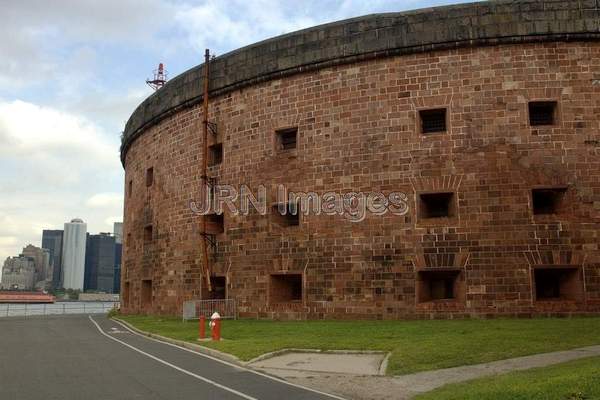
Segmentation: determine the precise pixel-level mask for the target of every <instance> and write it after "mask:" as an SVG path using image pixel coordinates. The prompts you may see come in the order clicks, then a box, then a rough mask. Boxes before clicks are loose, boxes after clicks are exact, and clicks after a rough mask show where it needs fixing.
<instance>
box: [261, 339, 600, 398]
mask: <svg viewBox="0 0 600 400" xmlns="http://www.w3.org/2000/svg"><path fill="white" fill-rule="evenodd" d="M594 356H600V346H590V347H584V348H580V349H574V350H567V351H558V352H553V353H544V354H536V355H532V356H525V357H517V358H511V359H508V360H500V361H493V362H489V363H485V364H476V365H469V366H464V367H455V368H447V369H441V370H436V371H427V372H419V373H416V374H410V375H404V376H397V377H383V376H356V375H342V374H331V373H329V374H323V373H309V372H304V373H302V374H300V373H294V372H291V371H283V370H279V371H276V370H270V371H269V372H271V373H275V374H276V375H277V376H280V377H282V378H285V379H286V380H288V381H290V382H295V383H298V384H302V385H307V386H311V387H314V388H321V389H325V388H326V389H327V390H328V391H330V392H335V393H338V394H340V395H342V396H345V397H348V398H350V399H358V400H363V399H365V400H366V399H369V400H384V399H385V400H392V399H393V400H404V399H410V398H411V397H413V396H415V395H417V394H419V393H423V392H428V391H430V390H433V389H436V388H438V387H441V386H444V385H446V384H449V383H457V382H464V381H467V380H471V379H476V378H481V377H485V376H490V375H495V374H502V373H507V372H512V371H521V370H526V369H530V368H538V367H545V366H548V365H553V364H558V363H562V362H567V361H571V360H576V359H580V358H586V357H594Z"/></svg>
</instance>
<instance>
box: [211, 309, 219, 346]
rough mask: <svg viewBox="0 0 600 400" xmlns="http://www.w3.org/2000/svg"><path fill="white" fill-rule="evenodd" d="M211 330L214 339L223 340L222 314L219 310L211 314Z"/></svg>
mask: <svg viewBox="0 0 600 400" xmlns="http://www.w3.org/2000/svg"><path fill="white" fill-rule="evenodd" d="M210 330H211V338H212V340H221V316H220V315H219V313H218V312H214V313H213V315H211V316H210Z"/></svg>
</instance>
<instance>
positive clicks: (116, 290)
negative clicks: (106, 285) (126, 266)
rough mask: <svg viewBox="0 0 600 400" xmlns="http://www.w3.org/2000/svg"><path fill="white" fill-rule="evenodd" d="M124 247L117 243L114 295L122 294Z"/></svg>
mask: <svg viewBox="0 0 600 400" xmlns="http://www.w3.org/2000/svg"><path fill="white" fill-rule="evenodd" d="M122 253H123V245H122V244H121V243H115V279H114V284H113V293H121V254H122Z"/></svg>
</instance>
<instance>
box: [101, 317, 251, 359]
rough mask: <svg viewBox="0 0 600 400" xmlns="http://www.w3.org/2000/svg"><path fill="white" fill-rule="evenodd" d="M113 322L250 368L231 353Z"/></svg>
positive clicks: (142, 333) (139, 332) (116, 319)
mask: <svg viewBox="0 0 600 400" xmlns="http://www.w3.org/2000/svg"><path fill="white" fill-rule="evenodd" d="M111 319H112V320H114V321H117V322H119V323H121V324H123V325H125V326H126V327H127V328H129V329H131V330H132V331H134V332H135V333H137V334H140V335H143V336H147V337H149V338H152V339H156V340H160V341H161V342H166V343H170V344H173V345H175V346H180V347H185V348H186V349H188V350H192V351H195V352H198V353H202V354H205V355H207V356H211V357H214V358H218V359H219V360H222V361H226V362H228V363H232V364H236V365H239V366H241V367H248V363H247V362H245V361H242V360H240V359H239V358H237V357H236V356H234V355H232V354H229V353H224V352H222V351H219V350H215V349H210V348H208V347H204V346H201V345H198V344H194V343H190V342H186V341H185V340H179V339H173V338H170V337H166V336H162V335H157V334H156V333H152V332H146V331H143V330H141V329H139V328H137V327H135V326H133V325H132V324H130V323H129V322H127V321H124V320H122V319H120V318H117V317H111Z"/></svg>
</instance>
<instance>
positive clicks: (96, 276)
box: [84, 233, 115, 293]
mask: <svg viewBox="0 0 600 400" xmlns="http://www.w3.org/2000/svg"><path fill="white" fill-rule="evenodd" d="M114 274H115V237H114V236H112V235H111V234H110V233H100V234H98V235H88V237H87V245H86V252H85V283H84V288H85V290H98V291H101V292H105V293H112V292H113V290H114Z"/></svg>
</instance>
